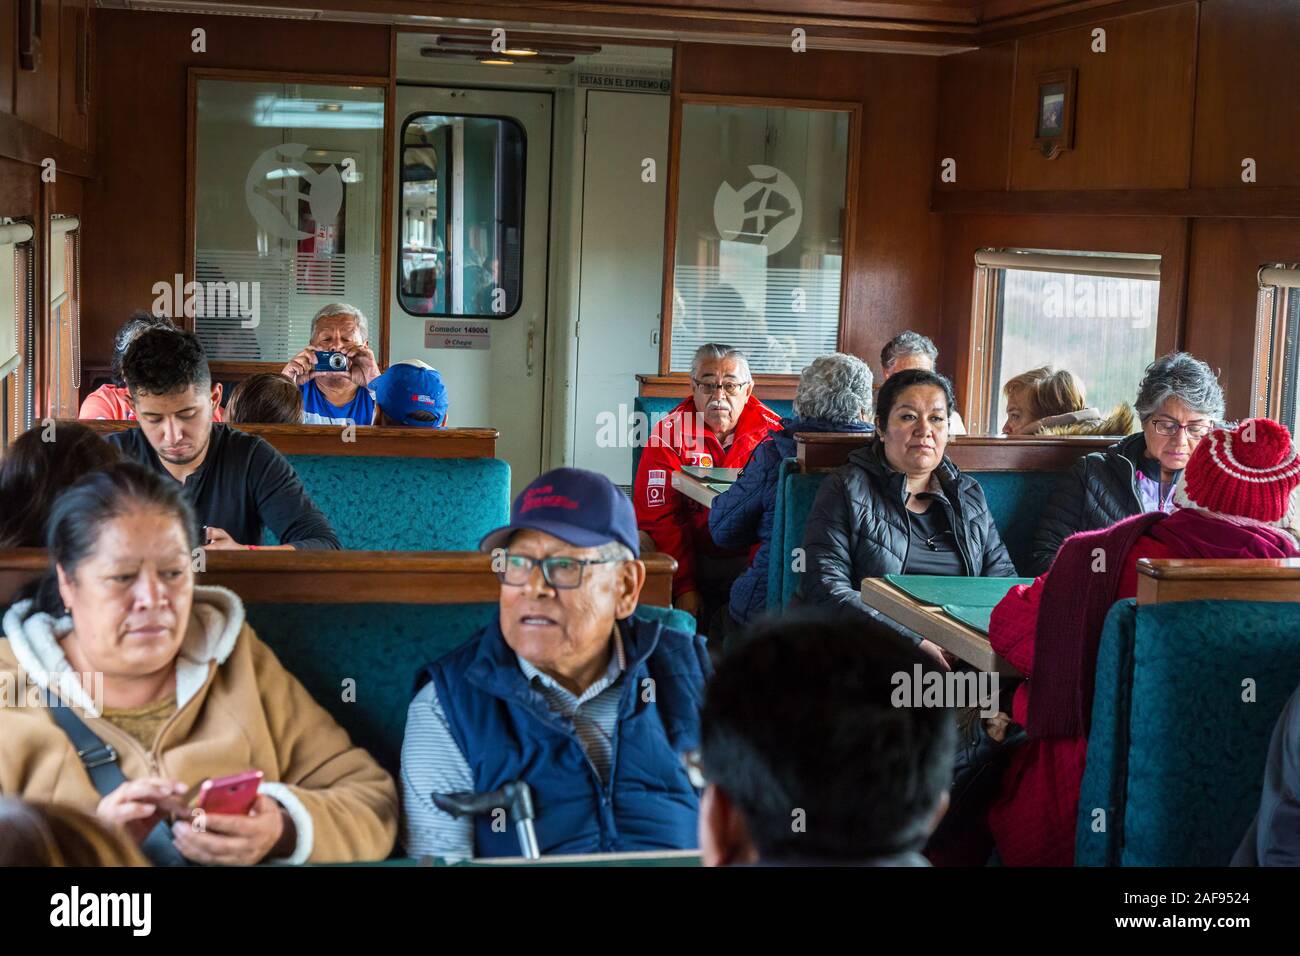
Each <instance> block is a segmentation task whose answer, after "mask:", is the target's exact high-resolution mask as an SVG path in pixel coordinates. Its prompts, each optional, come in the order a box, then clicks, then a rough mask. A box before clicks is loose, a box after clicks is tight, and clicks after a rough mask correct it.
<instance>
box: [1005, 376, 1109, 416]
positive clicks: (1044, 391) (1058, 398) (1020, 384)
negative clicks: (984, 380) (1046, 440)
mask: <svg viewBox="0 0 1300 956" xmlns="http://www.w3.org/2000/svg"><path fill="white" fill-rule="evenodd" d="M1002 394H1003V395H1005V396H1006V397H1007V399H1008V400H1014V399H1016V398H1019V400H1020V404H1021V405H1022V407H1023V408H1024V411H1025V414H1026V415H1027V416H1028V419H1027V420H1029V421H1037V420H1038V419H1040V418H1051V417H1052V416H1054V415H1065V414H1068V413H1070V412H1077V411H1081V410H1083V409H1085V408H1087V407H1088V399H1087V395H1086V394H1085V392H1084V388H1083V383H1082V382H1081V381H1079V378H1078V376H1076V375H1075V374H1074V373H1073V372H1071V371H1070V370H1069V369H1054V368H1052V366H1050V365H1042V366H1039V367H1038V368H1031V369H1030V370H1029V371H1028V372H1021V373H1020V374H1019V375H1016V376H1014V377H1013V378H1010V379H1007V384H1006V385H1004V386H1002Z"/></svg>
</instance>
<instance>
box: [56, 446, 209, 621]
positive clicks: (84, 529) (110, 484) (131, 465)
mask: <svg viewBox="0 0 1300 956" xmlns="http://www.w3.org/2000/svg"><path fill="white" fill-rule="evenodd" d="M137 509H154V510H157V511H163V512H167V513H169V514H171V515H173V516H174V517H175V518H176V519H177V520H178V521H180V523H181V526H182V527H183V528H184V529H185V539H186V541H187V543H188V544H189V547H190V548H191V550H192V549H194V548H197V547H198V546H199V525H198V520H197V519H196V518H195V517H194V509H193V508H191V507H190V503H189V502H188V501H186V500H185V497H184V496H183V495H182V494H181V490H180V485H178V484H176V483H175V482H172V481H167V480H164V479H163V478H162V477H161V476H160V475H159V474H158V473H157V472H154V471H151V470H149V469H148V468H145V467H144V466H143V465H139V464H136V463H135V462H133V461H123V462H118V463H117V464H115V465H110V466H108V467H107V468H104V469H103V470H102V471H92V472H91V473H90V474H88V475H84V476H82V478H81V479H79V480H78V481H77V482H76V483H75V484H73V485H72V487H70V488H68V489H67V490H66V491H64V492H63V494H61V495H59V497H58V500H56V501H55V502H54V509H53V511H51V512H50V521H49V530H48V531H47V533H46V536H45V546H46V548H48V549H49V552H50V569H49V573H48V574H47V575H46V576H45V577H44V578H43V579H42V580H41V582H40V585H39V587H38V589H37V591H36V595H35V596H36V610H38V611H45V612H46V613H48V614H55V615H58V614H61V613H62V611H63V599H62V598H61V597H60V596H59V585H58V575H57V574H56V573H55V568H56V567H61V568H63V573H64V574H67V575H72V574H73V573H75V572H76V569H77V565H78V564H80V563H81V562H82V561H83V560H84V559H85V558H86V557H88V556H89V555H90V553H91V552H92V551H94V550H95V545H96V544H98V542H99V534H100V531H101V530H102V529H103V526H104V525H105V524H106V523H107V522H109V521H111V520H113V519H114V518H117V517H120V516H121V515H123V514H126V513H127V512H128V511H133V510H137Z"/></svg>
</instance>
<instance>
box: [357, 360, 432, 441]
mask: <svg viewBox="0 0 1300 956" xmlns="http://www.w3.org/2000/svg"><path fill="white" fill-rule="evenodd" d="M370 388H371V390H372V391H373V392H374V393H375V401H376V402H377V403H378V404H379V407H380V409H382V410H383V413H384V414H385V415H387V416H388V417H389V418H391V419H392V420H393V421H395V422H397V423H398V424H399V425H414V426H418V427H423V428H441V427H442V426H443V425H445V424H446V423H447V405H448V401H447V386H445V385H443V384H442V376H441V375H439V374H438V370H437V369H435V368H432V367H430V366H428V365H426V364H425V363H424V362H421V361H420V360H419V359H411V360H408V361H405V362H397V363H395V364H393V365H390V366H388V371H387V372H385V373H384V374H383V375H380V376H379V377H378V378H376V379H375V380H374V381H372V382H371V383H370ZM416 412H427V413H428V414H429V415H432V416H433V417H432V418H431V419H429V420H425V418H424V416H418V417H412V416H414V415H415V413H416Z"/></svg>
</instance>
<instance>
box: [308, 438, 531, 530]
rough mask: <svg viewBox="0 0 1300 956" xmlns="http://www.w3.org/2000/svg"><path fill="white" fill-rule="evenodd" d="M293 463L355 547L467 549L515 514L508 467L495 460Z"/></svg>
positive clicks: (317, 459) (319, 459)
mask: <svg viewBox="0 0 1300 956" xmlns="http://www.w3.org/2000/svg"><path fill="white" fill-rule="evenodd" d="M289 461H290V462H291V463H292V464H293V467H294V470H295V471H297V472H298V477H299V478H301V479H302V483H303V486H304V487H305V488H306V489H307V493H308V494H309V495H311V498H312V501H314V502H315V503H316V506H317V507H318V508H320V509H321V511H323V512H324V513H325V517H327V518H328V519H329V521H330V524H331V525H333V527H334V532H335V533H336V534H337V535H338V536H339V541H340V542H342V544H343V547H344V548H348V549H350V550H353V551H469V550H473V549H474V548H477V547H478V543H479V540H480V539H481V538H482V537H483V536H484V535H485V534H487V533H488V532H489V531H491V530H492V529H493V528H499V527H501V525H503V524H506V523H507V522H508V521H509V520H510V466H509V465H508V464H507V463H506V462H504V461H501V460H500V459H497V458H369V457H361V456H358V457H352V456H345V455H290V456H289Z"/></svg>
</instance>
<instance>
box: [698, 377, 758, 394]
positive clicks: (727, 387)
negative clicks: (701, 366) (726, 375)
mask: <svg viewBox="0 0 1300 956" xmlns="http://www.w3.org/2000/svg"><path fill="white" fill-rule="evenodd" d="M691 382H692V384H694V386H695V387H696V388H697V389H698V390H699V391H701V392H703V393H704V394H706V395H712V394H713V393H714V392H716V391H718V390H719V389H721V390H722V391H724V392H726V393H727V394H728V395H739V394H740V390H741V389H742V388H744V387H745V386H746V385H748V384H749V383H748V382H701V381H700V380H699V379H698V378H693V379H691Z"/></svg>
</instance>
